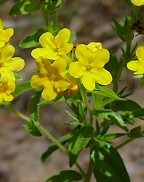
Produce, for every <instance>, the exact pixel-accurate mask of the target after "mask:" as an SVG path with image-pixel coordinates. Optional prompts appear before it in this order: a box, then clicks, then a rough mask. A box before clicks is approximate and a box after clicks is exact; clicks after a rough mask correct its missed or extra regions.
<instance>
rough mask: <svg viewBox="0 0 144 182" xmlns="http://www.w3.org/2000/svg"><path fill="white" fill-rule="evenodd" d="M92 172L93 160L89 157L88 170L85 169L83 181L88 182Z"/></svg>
mask: <svg viewBox="0 0 144 182" xmlns="http://www.w3.org/2000/svg"><path fill="white" fill-rule="evenodd" d="M92 173H93V161H92V160H91V159H90V163H89V167H88V171H87V174H86V176H85V179H84V182H90V180H91V176H92Z"/></svg>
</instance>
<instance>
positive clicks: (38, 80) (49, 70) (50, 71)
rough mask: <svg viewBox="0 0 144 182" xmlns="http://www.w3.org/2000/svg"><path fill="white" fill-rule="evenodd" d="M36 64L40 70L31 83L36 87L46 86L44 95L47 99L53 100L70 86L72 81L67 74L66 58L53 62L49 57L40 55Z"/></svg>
mask: <svg viewBox="0 0 144 182" xmlns="http://www.w3.org/2000/svg"><path fill="white" fill-rule="evenodd" d="M36 64H37V66H38V68H39V71H40V72H39V73H38V74H37V75H34V76H33V77H32V79H31V83H32V87H34V88H44V89H43V92H42V97H43V98H44V99H45V100H53V99H54V98H55V97H56V96H57V95H58V94H59V93H60V92H63V91H65V90H66V89H67V88H68V87H69V85H70V81H69V79H68V78H67V77H66V75H65V70H66V66H67V63H66V60H64V59H63V58H60V59H59V60H56V61H55V62H54V63H51V62H50V61H49V60H48V59H46V58H43V57H40V58H38V59H37V60H36Z"/></svg>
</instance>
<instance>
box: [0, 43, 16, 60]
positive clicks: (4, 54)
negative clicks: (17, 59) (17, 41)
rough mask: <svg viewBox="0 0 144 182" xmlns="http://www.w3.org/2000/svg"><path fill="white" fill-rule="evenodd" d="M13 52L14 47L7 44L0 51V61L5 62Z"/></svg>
mask: <svg viewBox="0 0 144 182" xmlns="http://www.w3.org/2000/svg"><path fill="white" fill-rule="evenodd" d="M14 53H15V48H14V47H13V46H12V45H7V46H5V47H4V48H3V49H2V52H1V53H0V62H1V63H6V62H8V61H9V60H11V58H12V57H13V55H14Z"/></svg>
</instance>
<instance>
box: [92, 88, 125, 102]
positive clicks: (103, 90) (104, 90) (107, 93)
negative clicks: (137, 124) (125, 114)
mask: <svg viewBox="0 0 144 182" xmlns="http://www.w3.org/2000/svg"><path fill="white" fill-rule="evenodd" d="M92 93H96V94H99V95H103V96H105V97H108V98H110V99H113V100H124V99H122V98H120V97H119V96H118V95H117V94H115V93H114V92H113V91H112V90H111V89H110V88H108V87H105V86H99V85H97V86H96V89H94V90H93V91H92Z"/></svg>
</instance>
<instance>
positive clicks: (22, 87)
mask: <svg viewBox="0 0 144 182" xmlns="http://www.w3.org/2000/svg"><path fill="white" fill-rule="evenodd" d="M31 89H32V86H31V83H30V82H25V83H22V84H20V85H18V86H17V87H16V90H15V92H14V93H13V96H14V98H16V97H18V96H20V95H21V94H23V93H24V92H26V91H28V90H31Z"/></svg>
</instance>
